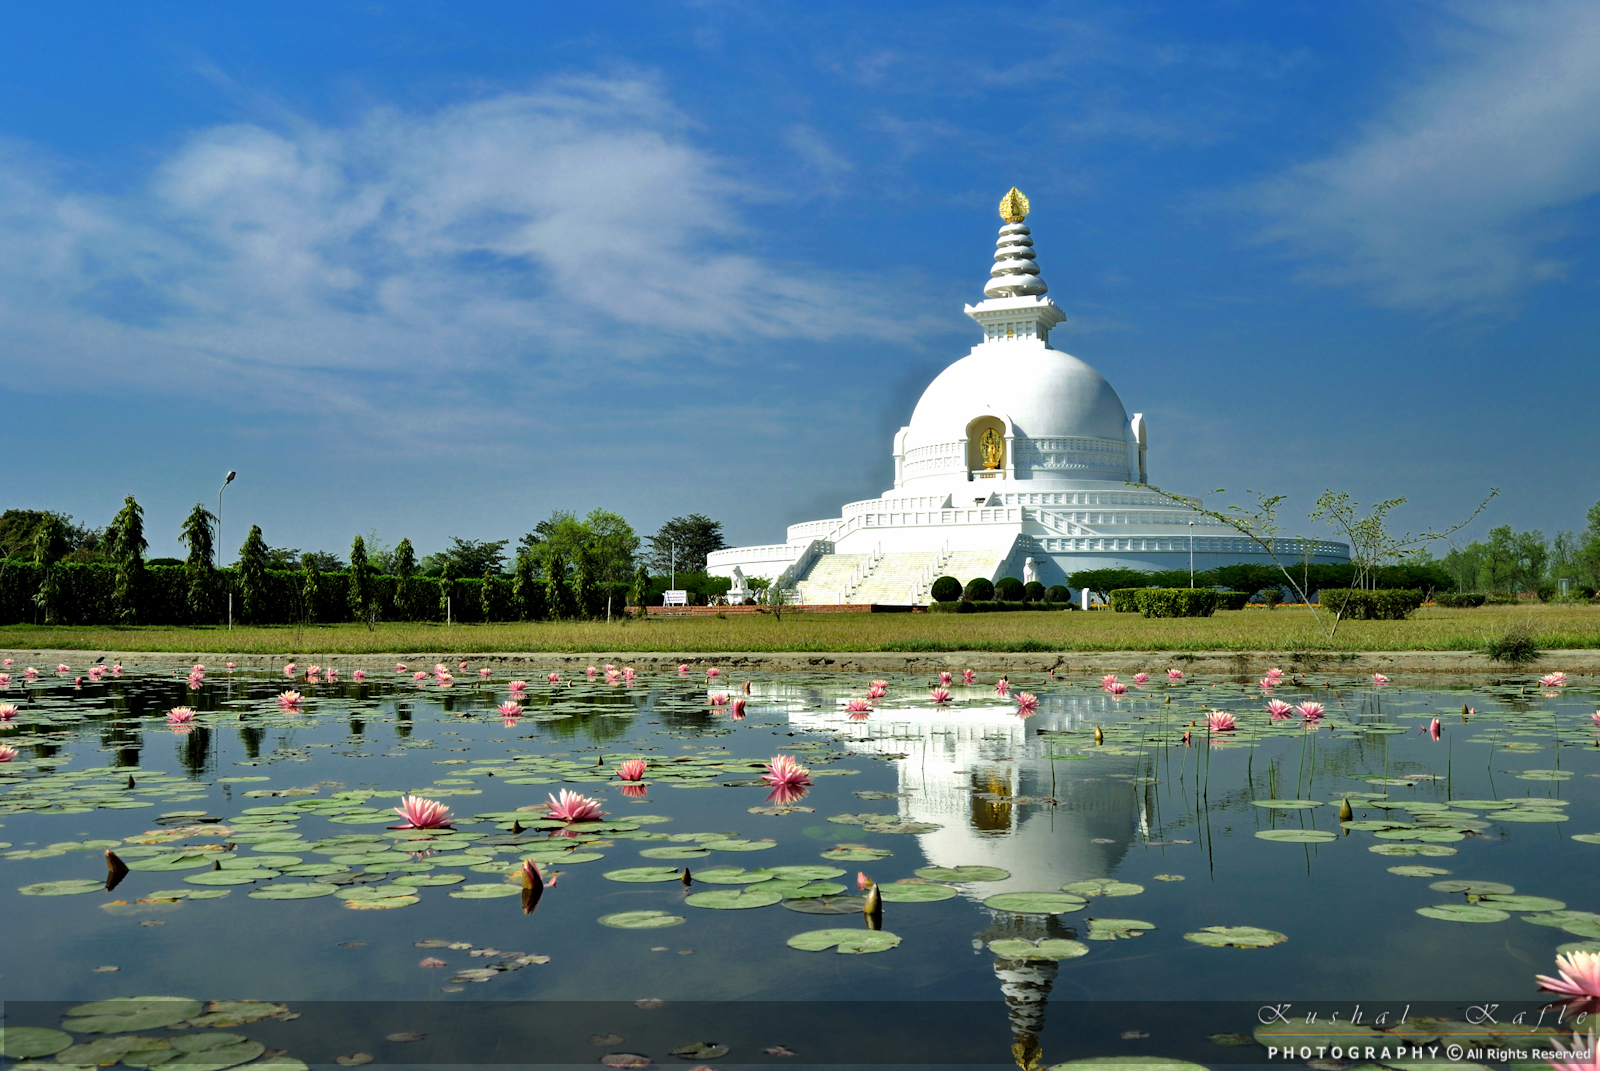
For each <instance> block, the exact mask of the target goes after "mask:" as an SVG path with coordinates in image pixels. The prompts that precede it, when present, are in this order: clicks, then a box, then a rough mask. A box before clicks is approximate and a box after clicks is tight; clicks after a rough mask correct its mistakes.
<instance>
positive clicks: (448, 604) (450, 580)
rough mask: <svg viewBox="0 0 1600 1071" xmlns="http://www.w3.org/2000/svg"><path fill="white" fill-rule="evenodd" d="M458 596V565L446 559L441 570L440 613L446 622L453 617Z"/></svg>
mask: <svg viewBox="0 0 1600 1071" xmlns="http://www.w3.org/2000/svg"><path fill="white" fill-rule="evenodd" d="M455 595H456V563H455V562H453V561H450V560H449V559H448V558H446V559H445V562H444V564H443V565H442V566H441V567H440V569H439V613H440V615H441V616H442V617H444V619H445V620H446V621H449V620H450V619H451V618H452V617H453V616H454V613H453V610H452V604H453V601H454V599H455Z"/></svg>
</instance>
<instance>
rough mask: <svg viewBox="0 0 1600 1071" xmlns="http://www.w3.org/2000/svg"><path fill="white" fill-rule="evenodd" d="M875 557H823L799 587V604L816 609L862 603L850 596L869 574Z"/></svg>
mask: <svg viewBox="0 0 1600 1071" xmlns="http://www.w3.org/2000/svg"><path fill="white" fill-rule="evenodd" d="M874 558H875V555H872V554H823V555H821V556H820V557H818V558H817V560H816V561H815V562H814V563H812V566H811V568H810V569H808V570H806V575H805V576H804V577H802V578H801V579H800V580H799V581H798V582H797V583H796V584H795V586H794V587H795V591H796V592H797V593H798V594H799V600H798V601H799V602H801V603H803V604H806V605H811V606H816V605H819V604H820V605H830V604H837V603H842V602H850V601H858V600H852V599H850V592H851V591H852V590H853V589H854V587H855V586H856V584H857V583H859V582H860V579H861V577H862V576H863V575H864V574H865V573H866V572H867V570H868V568H869V567H870V565H871V562H872V561H873V559H874Z"/></svg>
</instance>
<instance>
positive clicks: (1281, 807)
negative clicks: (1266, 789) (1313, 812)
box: [1250, 800, 1322, 811]
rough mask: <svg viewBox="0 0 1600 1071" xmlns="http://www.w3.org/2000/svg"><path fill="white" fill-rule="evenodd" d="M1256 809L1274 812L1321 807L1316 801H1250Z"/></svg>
mask: <svg viewBox="0 0 1600 1071" xmlns="http://www.w3.org/2000/svg"><path fill="white" fill-rule="evenodd" d="M1250 802H1251V803H1253V804H1255V805H1256V806H1257V807H1267V808H1270V809H1271V810H1274V811H1298V810H1303V809H1305V808H1307V807H1321V806H1322V804H1321V803H1319V802H1318V801H1316V800H1251V801H1250Z"/></svg>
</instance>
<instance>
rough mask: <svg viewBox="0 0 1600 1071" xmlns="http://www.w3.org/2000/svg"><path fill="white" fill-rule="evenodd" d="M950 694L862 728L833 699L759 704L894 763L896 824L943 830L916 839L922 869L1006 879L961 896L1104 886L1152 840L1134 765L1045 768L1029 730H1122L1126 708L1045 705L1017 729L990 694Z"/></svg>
mask: <svg viewBox="0 0 1600 1071" xmlns="http://www.w3.org/2000/svg"><path fill="white" fill-rule="evenodd" d="M951 691H952V692H953V699H954V700H955V701H954V702H952V703H951V704H950V705H949V706H947V707H932V706H929V705H926V704H923V703H918V704H917V705H915V706H910V705H905V704H903V703H900V704H897V703H895V702H894V700H893V697H892V696H891V697H890V699H888V700H885V701H884V702H885V703H886V706H884V707H883V708H880V709H877V710H874V711H873V712H872V714H871V716H870V717H869V718H868V719H867V720H866V721H861V722H854V721H851V720H850V719H849V717H848V716H847V715H846V714H845V713H844V711H843V710H842V709H839V706H838V703H837V702H836V697H835V693H832V692H828V691H824V690H823V689H820V688H811V687H806V686H804V685H788V684H778V683H764V684H763V685H758V686H757V694H758V695H759V696H760V698H761V700H762V701H764V702H768V703H777V704H779V705H788V706H789V708H790V714H789V719H790V722H791V724H793V725H794V726H795V727H797V728H804V729H807V730H811V731H815V732H827V733H830V734H833V735H834V736H836V737H838V738H841V739H843V740H844V742H845V746H846V747H847V748H849V749H850V750H852V751H870V752H876V753H878V754H883V755H888V756H891V761H892V762H893V763H894V766H895V769H896V772H897V774H898V791H899V793H900V795H899V797H898V798H897V799H896V800H895V803H896V804H897V806H898V811H899V814H900V817H901V819H902V821H904V820H912V821H919V822H930V823H937V824H938V825H939V826H940V828H939V829H937V830H935V831H933V832H928V833H918V834H915V835H914V836H915V838H916V840H917V842H918V844H919V847H920V848H921V850H922V854H923V855H924V856H925V857H926V860H927V863H926V864H921V863H919V864H918V865H932V866H948V867H955V866H974V865H976V866H992V867H1000V868H1001V869H1003V870H1006V871H1009V872H1010V874H1011V877H1010V878H1009V879H1007V880H1005V881H998V882H983V883H981V884H974V885H970V886H966V887H965V888H964V889H963V891H964V892H965V893H966V894H967V895H968V896H970V897H972V898H974V899H982V898H983V897H986V896H991V895H993V894H995V893H999V892H1013V891H1019V892H1020V891H1026V890H1035V891H1039V890H1054V889H1058V888H1060V887H1061V886H1062V885H1063V884H1065V883H1067V882H1070V881H1083V880H1086V879H1088V878H1101V877H1107V876H1109V875H1110V873H1111V871H1112V870H1113V869H1114V868H1115V867H1116V866H1117V864H1118V863H1119V862H1120V861H1121V860H1122V857H1123V856H1124V855H1125V854H1126V852H1127V850H1128V848H1129V846H1130V845H1131V844H1132V843H1133V842H1134V840H1135V838H1136V837H1138V836H1140V835H1142V834H1144V833H1146V832H1148V829H1149V803H1148V801H1147V798H1146V794H1145V792H1144V791H1142V790H1141V788H1140V787H1139V786H1136V785H1134V784H1131V783H1130V780H1131V777H1132V775H1133V774H1134V767H1135V760H1134V759H1132V758H1126V757H1110V756H1107V757H1106V758H1103V759H1098V760H1096V761H1095V762H1093V763H1084V762H1077V761H1072V760H1070V759H1059V758H1058V759H1057V760H1055V761H1054V762H1052V760H1051V758H1050V755H1051V751H1050V746H1051V738H1050V737H1048V736H1040V735H1038V733H1037V732H1036V730H1038V729H1068V728H1081V727H1084V726H1089V725H1094V724H1104V723H1106V722H1108V721H1112V720H1122V719H1123V718H1125V717H1126V716H1127V715H1126V704H1120V705H1119V704H1117V702H1116V701H1115V700H1113V699H1111V698H1110V697H1109V696H1106V697H1101V696H1092V695H1052V696H1045V697H1042V701H1041V704H1040V710H1039V713H1038V714H1036V715H1034V716H1033V717H1031V718H1028V719H1027V720H1026V721H1024V720H1023V719H1021V718H1019V717H1018V716H1017V713H1016V709H1017V708H1016V705H1015V703H1014V702H1011V701H1007V700H1001V699H999V698H998V697H997V696H996V695H995V693H994V690H993V688H992V687H991V688H980V687H973V688H962V687H961V686H959V685H958V686H955V687H953V688H952V689H951ZM1056 747H1057V749H1058V750H1057V752H1056V753H1057V754H1058V755H1061V754H1064V753H1065V750H1064V746H1063V745H1061V744H1059V743H1057V744H1056ZM1051 801H1054V802H1051ZM862 809H863V810H868V809H872V810H877V809H880V808H879V807H870V808H869V807H868V806H867V805H863V807H862ZM850 828H851V827H849V826H841V827H840V833H841V837H840V839H841V840H848V839H850V838H849V836H848V833H849V830H850ZM907 839H909V837H908V838H907Z"/></svg>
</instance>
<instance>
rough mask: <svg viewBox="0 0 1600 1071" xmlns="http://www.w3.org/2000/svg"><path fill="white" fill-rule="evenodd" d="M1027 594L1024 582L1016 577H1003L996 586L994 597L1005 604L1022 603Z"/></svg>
mask: <svg viewBox="0 0 1600 1071" xmlns="http://www.w3.org/2000/svg"><path fill="white" fill-rule="evenodd" d="M1025 593H1026V592H1025V589H1024V588H1023V586H1022V581H1020V580H1018V579H1017V578H1016V577H1014V576H1003V577H1001V578H1000V582H999V583H997V584H996V585H995V586H994V597H995V598H997V599H1000V600H1003V601H1005V602H1021V601H1022V600H1023V597H1024V595H1025Z"/></svg>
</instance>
